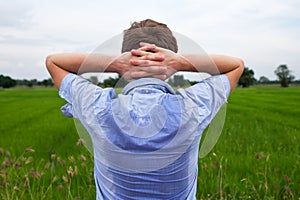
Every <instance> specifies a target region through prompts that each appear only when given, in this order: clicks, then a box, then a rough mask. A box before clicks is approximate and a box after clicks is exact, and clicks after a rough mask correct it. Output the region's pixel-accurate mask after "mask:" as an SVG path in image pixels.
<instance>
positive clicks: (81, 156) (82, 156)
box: [80, 154, 86, 162]
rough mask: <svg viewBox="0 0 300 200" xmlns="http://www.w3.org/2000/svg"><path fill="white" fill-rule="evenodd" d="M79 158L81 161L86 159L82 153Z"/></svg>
mask: <svg viewBox="0 0 300 200" xmlns="http://www.w3.org/2000/svg"><path fill="white" fill-rule="evenodd" d="M80 159H81V161H83V162H85V161H86V157H85V156H84V155H82V154H81V155H80Z"/></svg>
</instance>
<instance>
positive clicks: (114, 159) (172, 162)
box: [59, 74, 230, 200]
mask: <svg viewBox="0 0 300 200" xmlns="http://www.w3.org/2000/svg"><path fill="white" fill-rule="evenodd" d="M229 92H230V84H229V80H228V78H227V76H226V75H218V76H212V77H209V78H207V79H205V80H203V81H201V82H199V83H197V84H195V85H193V86H191V87H188V88H186V89H179V90H178V91H177V92H176V93H175V92H174V91H173V89H172V88H171V87H170V86H169V85H168V84H167V83H166V82H164V81H161V80H158V79H154V78H143V79H139V80H136V81H133V82H130V83H129V84H128V85H127V86H126V87H125V88H124V89H123V91H122V94H119V95H117V94H116V92H115V91H114V89H113V88H106V89H103V88H101V87H98V86H96V85H94V84H92V83H90V82H89V81H87V80H85V79H83V78H81V77H80V76H77V75H74V74H68V75H67V76H65V78H64V79H63V81H62V84H61V88H60V92H59V94H60V96H61V97H62V98H64V99H65V100H66V101H67V102H68V103H67V104H66V105H65V106H64V107H62V112H63V114H64V115H65V116H68V117H74V118H77V119H79V120H80V121H81V123H82V124H83V125H84V127H85V128H86V130H87V131H88V132H89V134H90V137H91V139H92V141H93V147H94V176H95V182H96V190H97V199H109V200H115V199H142V200H145V199H176V200H181V199H182V200H185V199H196V187H197V176H198V150H199V143H200V139H201V135H202V132H203V130H204V129H205V128H206V127H207V126H208V124H209V123H210V122H211V120H212V119H213V117H214V116H215V114H216V113H217V112H218V110H219V109H220V107H221V106H222V105H223V104H224V103H226V102H227V98H228V95H229Z"/></svg>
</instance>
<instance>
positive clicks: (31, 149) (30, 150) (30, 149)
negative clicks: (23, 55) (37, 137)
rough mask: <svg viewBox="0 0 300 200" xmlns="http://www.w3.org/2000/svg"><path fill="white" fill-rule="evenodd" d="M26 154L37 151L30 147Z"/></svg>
mask: <svg viewBox="0 0 300 200" xmlns="http://www.w3.org/2000/svg"><path fill="white" fill-rule="evenodd" d="M25 152H26V153H31V152H35V150H34V149H33V148H31V147H28V148H26V149H25Z"/></svg>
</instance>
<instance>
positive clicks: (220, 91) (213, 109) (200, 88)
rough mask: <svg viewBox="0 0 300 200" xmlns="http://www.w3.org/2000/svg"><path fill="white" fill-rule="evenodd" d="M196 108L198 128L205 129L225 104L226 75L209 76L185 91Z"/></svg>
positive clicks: (226, 94)
mask: <svg viewBox="0 0 300 200" xmlns="http://www.w3.org/2000/svg"><path fill="white" fill-rule="evenodd" d="M185 93H186V95H187V96H188V98H190V99H191V100H192V101H193V102H194V103H196V104H197V106H198V111H199V116H200V117H199V119H200V120H201V121H200V126H201V127H202V129H205V128H206V126H208V124H209V123H210V122H211V120H212V119H213V118H214V116H215V115H216V114H217V113H218V111H219V109H220V108H221V107H222V106H223V105H224V104H225V103H227V99H228V96H229V94H230V83H229V80H228V78H227V76H226V75H224V74H222V75H216V76H211V77H209V78H207V79H205V80H203V81H201V82H199V83H197V84H195V85H193V86H191V87H189V88H187V89H186V90H185Z"/></svg>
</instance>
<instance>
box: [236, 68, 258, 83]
mask: <svg viewBox="0 0 300 200" xmlns="http://www.w3.org/2000/svg"><path fill="white" fill-rule="evenodd" d="M255 81H256V80H255V78H254V71H253V70H252V69H250V68H248V67H245V68H244V71H243V73H242V75H241V77H240V79H239V81H238V85H239V86H242V87H249V86H250V85H253V84H254V83H255Z"/></svg>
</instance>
